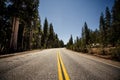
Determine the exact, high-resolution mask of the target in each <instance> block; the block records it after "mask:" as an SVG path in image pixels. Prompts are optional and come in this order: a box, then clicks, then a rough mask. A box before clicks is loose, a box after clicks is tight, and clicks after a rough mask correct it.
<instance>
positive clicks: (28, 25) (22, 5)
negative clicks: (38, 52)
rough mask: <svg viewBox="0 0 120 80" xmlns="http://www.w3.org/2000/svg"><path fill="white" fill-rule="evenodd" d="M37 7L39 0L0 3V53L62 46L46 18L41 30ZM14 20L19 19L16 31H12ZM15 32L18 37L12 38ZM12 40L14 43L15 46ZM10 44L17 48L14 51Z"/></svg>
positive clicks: (6, 0) (15, 0) (3, 1)
mask: <svg viewBox="0 0 120 80" xmlns="http://www.w3.org/2000/svg"><path fill="white" fill-rule="evenodd" d="M38 6H39V0H1V1H0V34H1V35H0V53H3V54H5V53H10V52H14V51H24V50H30V49H41V48H53V47H63V46H64V43H63V41H62V40H59V38H58V36H57V34H55V32H54V29H53V25H52V24H50V27H49V24H48V21H47V18H46V19H45V23H44V26H43V29H41V28H42V27H41V21H40V17H39V14H38ZM15 18H16V19H17V18H18V19H19V21H18V22H19V24H18V31H16V30H12V29H13V28H14V27H13V26H14V24H15V22H14V19H15ZM15 28H16V26H15ZM15 32H16V33H17V34H18V35H17V36H14V37H13V36H12V34H13V33H15ZM15 37H16V38H15ZM13 40H14V41H16V43H15V44H14V41H13ZM11 42H13V43H12V44H13V45H15V46H17V47H16V50H14V47H12V46H13V45H12V46H10V44H11ZM13 50H14V51H13Z"/></svg>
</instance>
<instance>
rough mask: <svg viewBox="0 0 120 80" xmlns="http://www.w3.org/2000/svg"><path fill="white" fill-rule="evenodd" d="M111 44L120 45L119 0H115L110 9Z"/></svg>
mask: <svg viewBox="0 0 120 80" xmlns="http://www.w3.org/2000/svg"><path fill="white" fill-rule="evenodd" d="M110 42H111V43H112V45H113V46H115V45H118V44H119V45H120V0H115V3H114V6H113V9H112V25H111V41H110Z"/></svg>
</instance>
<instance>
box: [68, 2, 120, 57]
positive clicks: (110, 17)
mask: <svg viewBox="0 0 120 80" xmlns="http://www.w3.org/2000/svg"><path fill="white" fill-rule="evenodd" d="M118 46H120V0H115V1H114V5H113V7H112V11H110V10H109V8H108V7H106V10H105V13H101V15H100V20H99V28H98V29H95V30H91V29H90V28H89V27H88V25H87V22H85V23H84V26H83V27H82V33H81V37H80V38H79V37H76V39H75V41H73V38H72V35H71V37H70V39H69V42H68V43H67V48H68V49H72V50H75V51H81V52H88V49H89V48H92V47H101V48H102V49H104V48H106V47H118ZM116 53H118V52H116ZM119 58H120V55H119Z"/></svg>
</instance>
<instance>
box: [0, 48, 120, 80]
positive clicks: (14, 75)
mask: <svg viewBox="0 0 120 80" xmlns="http://www.w3.org/2000/svg"><path fill="white" fill-rule="evenodd" d="M58 53H59V56H58ZM58 58H60V59H58ZM58 62H59V64H58ZM118 65H120V63H118ZM58 68H59V69H58ZM62 70H63V71H62ZM64 70H65V71H66V72H64ZM59 71H61V75H62V76H63V77H65V75H66V74H67V75H68V76H69V79H70V80H120V67H119V66H116V65H114V64H111V63H107V61H106V60H101V59H99V58H97V57H92V56H89V55H85V54H81V53H77V52H73V51H70V50H67V49H65V48H57V49H46V50H42V51H38V52H33V53H28V54H22V55H16V56H12V57H7V58H1V59H0V80H59V79H60V78H59V77H60V76H59V73H60V72H59ZM61 79H63V80H64V79H66V78H61Z"/></svg>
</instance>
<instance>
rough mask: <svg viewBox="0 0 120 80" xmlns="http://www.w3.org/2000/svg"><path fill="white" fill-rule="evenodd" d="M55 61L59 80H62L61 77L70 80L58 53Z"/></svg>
mask: <svg viewBox="0 0 120 80" xmlns="http://www.w3.org/2000/svg"><path fill="white" fill-rule="evenodd" d="M57 60H58V76H59V80H63V77H64V78H65V80H70V77H69V75H68V73H67V70H66V68H65V65H64V63H63V61H62V57H61V56H60V52H58V54H57ZM62 71H63V72H62Z"/></svg>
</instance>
